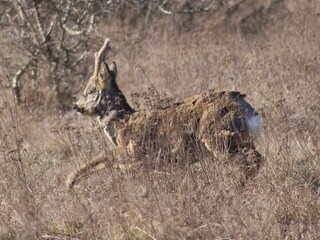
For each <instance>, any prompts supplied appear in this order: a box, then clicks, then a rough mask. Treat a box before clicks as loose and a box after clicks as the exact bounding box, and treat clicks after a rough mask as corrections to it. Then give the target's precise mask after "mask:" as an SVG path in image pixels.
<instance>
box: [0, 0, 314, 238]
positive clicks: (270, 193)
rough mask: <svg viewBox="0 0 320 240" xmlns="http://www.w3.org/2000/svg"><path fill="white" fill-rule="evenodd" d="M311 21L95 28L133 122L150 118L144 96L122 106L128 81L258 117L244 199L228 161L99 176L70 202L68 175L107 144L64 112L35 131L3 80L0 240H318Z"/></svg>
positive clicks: (296, 4) (295, 9) (131, 89)
mask: <svg viewBox="0 0 320 240" xmlns="http://www.w3.org/2000/svg"><path fill="white" fill-rule="evenodd" d="M319 13H320V9H319V4H318V3H317V2H316V1H293V0H287V1H279V3H277V4H274V5H272V7H270V8H269V9H268V10H265V11H262V12H260V13H256V14H254V15H252V17H251V18H247V20H246V21H242V22H239V21H238V20H237V19H238V18H234V19H233V18H231V20H232V21H230V22H223V23H220V24H218V25H214V24H212V23H211V21H210V18H209V17H208V15H205V14H199V13H198V14H195V15H194V16H192V18H193V19H192V20H190V19H189V18H191V16H189V15H188V17H186V16H181V19H176V20H173V19H172V17H170V16H162V17H161V16H158V18H159V19H158V20H157V19H153V20H152V22H151V23H150V25H149V26H147V27H146V26H145V25H143V26H140V25H139V24H138V25H137V26H136V27H134V28H133V27H132V25H130V24H129V23H127V22H121V21H120V20H119V21H118V20H117V16H110V17H108V18H106V19H105V21H104V22H102V23H101V25H100V26H98V30H99V31H100V33H101V34H102V35H103V36H108V37H110V38H111V39H112V43H114V46H113V48H114V49H115V53H114V59H115V61H116V62H117V64H118V70H119V78H118V79H119V85H120V87H121V88H122V89H123V90H124V92H125V93H126V95H127V96H128V98H129V100H130V101H131V102H137V101H138V102H139V103H140V107H141V108H148V107H150V104H155V105H157V104H156V103H154V98H155V96H154V94H152V93H151V94H150V95H148V94H142V95H143V97H144V98H142V99H133V100H132V99H130V97H129V96H130V94H131V93H135V92H139V93H141V92H148V87H150V85H149V83H148V81H147V80H146V78H145V76H144V75H143V74H142V73H141V71H140V70H139V69H140V67H142V68H143V69H144V71H145V72H146V74H147V76H148V77H149V79H150V80H151V82H152V83H153V85H154V87H155V89H157V91H159V92H160V93H162V94H164V93H165V94H167V96H169V97H172V98H174V99H175V100H179V99H181V98H182V97H185V96H189V95H192V94H195V93H199V92H201V91H203V90H205V89H207V88H218V89H237V90H240V91H242V92H245V93H247V94H248V98H249V99H250V102H251V103H252V104H253V105H254V106H256V107H257V108H258V109H259V110H260V111H261V112H262V113H263V114H264V124H265V128H264V132H263V133H262V135H261V137H260V138H259V139H258V140H257V146H258V149H259V150H260V152H262V153H263V155H264V156H265V157H266V163H265V165H264V166H263V167H262V169H261V171H260V174H259V175H258V176H257V177H256V178H255V180H254V182H252V183H249V184H248V185H247V186H245V188H242V187H239V184H238V177H239V176H238V171H237V169H236V167H235V166H232V165H230V164H226V161H227V159H219V160H218V159H211V158H206V159H204V160H203V161H201V162H200V163H198V164H195V165H192V166H186V167H185V168H181V167H175V166H172V165H168V166H166V167H165V169H162V171H161V172H160V171H158V172H157V171H151V170H150V169H148V166H147V165H146V166H144V167H142V168H140V169H139V170H130V171H127V172H119V171H116V170H106V171H101V172H99V173H97V174H95V175H92V176H91V177H90V178H88V179H86V180H85V181H83V182H81V184H79V185H78V186H77V187H76V188H75V189H74V190H72V191H68V190H67V189H66V187H65V184H64V182H65V179H66V177H67V175H68V173H69V172H70V171H71V170H72V169H74V168H76V167H78V166H79V165H80V164H81V163H82V162H84V161H90V160H91V159H92V158H93V157H94V156H96V155H97V154H98V153H99V152H101V151H103V150H104V149H106V148H109V146H108V140H107V139H106V137H105V136H104V135H103V133H102V131H101V129H100V128H99V127H98V126H97V124H96V123H95V121H94V120H90V119H87V118H83V117H81V116H78V115H75V113H73V112H68V113H65V114H63V115H62V116H60V115H58V114H57V115H53V116H52V113H51V112H50V109H48V110H47V112H44V114H46V115H48V116H49V115H50V116H49V117H42V118H41V120H39V119H38V115H35V114H34V113H33V112H30V111H28V110H27V109H26V108H23V109H21V108H19V107H17V106H16V105H15V104H14V103H13V99H12V94H11V92H10V91H9V90H8V89H5V88H4V86H7V85H8V83H7V81H6V80H5V78H2V79H1V92H0V93H1V95H0V106H1V108H0V132H1V135H0V166H1V167H0V199H1V201H0V204H1V205H0V206H1V207H0V239H143V240H145V239H190V240H191V239H222V238H224V239H318V238H319V237H320V232H319V229H320V198H319V192H320V190H319V187H320V178H319V176H320V167H319V164H317V163H318V161H319V158H320V142H319V138H318V136H319V135H320V129H319V126H320V108H319V105H320V100H319V99H320V98H319V92H320V66H319V65H320V46H319V39H320V32H319V27H320V17H319ZM239 18H240V17H239ZM240 19H241V18H240ZM111 20H112V21H111ZM183 24H185V25H183ZM141 25H142V24H141ZM181 25H183V26H181ZM105 26H107V27H105ZM2 37H4V36H2ZM101 42H102V40H101V39H97V42H95V43H94V44H95V46H98V45H100V44H101ZM93 50H94V49H93ZM2 51H4V50H2ZM12 54H14V53H12ZM12 60H13V61H14V55H12ZM83 64H86V66H90V65H91V64H90V63H83ZM0 69H1V70H0V72H1V76H5V74H7V72H6V71H7V70H6V68H5V65H3V66H1V68H0ZM86 80H87V79H86V78H83V79H79V81H78V83H77V84H79V86H77V88H81V87H82V86H84V83H85V81H86ZM146 95H147V98H145V97H146ZM148 96H149V98H148ZM150 98H151V100H152V101H150ZM185 157H188V156H185ZM148 160H149V161H152V160H153V159H146V161H148Z"/></svg>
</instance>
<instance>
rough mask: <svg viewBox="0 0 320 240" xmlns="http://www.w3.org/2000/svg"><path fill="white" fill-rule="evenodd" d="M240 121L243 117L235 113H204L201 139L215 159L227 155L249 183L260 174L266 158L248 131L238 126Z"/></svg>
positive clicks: (219, 111)
mask: <svg viewBox="0 0 320 240" xmlns="http://www.w3.org/2000/svg"><path fill="white" fill-rule="evenodd" d="M239 121H242V119H241V115H240V117H238V116H237V113H236V112H233V111H229V112H228V111H223V109H218V110H217V111H208V112H204V114H203V116H202V118H201V120H200V123H199V124H200V129H199V131H200V136H199V137H200V140H201V141H202V142H203V144H204V145H205V146H206V148H207V149H208V150H209V151H210V152H211V153H212V154H213V155H214V156H215V157H219V156H221V155H225V156H227V157H228V158H230V160H231V161H232V162H235V163H237V164H239V165H240V168H241V169H243V173H244V178H245V180H244V181H247V180H249V179H252V178H253V177H254V176H255V175H256V174H257V173H258V171H259V169H260V167H261V165H262V164H263V162H264V158H263V157H262V156H261V154H260V153H259V152H258V151H257V150H256V149H255V147H254V145H253V144H252V142H251V139H250V137H249V134H248V133H247V131H246V129H240V128H239V127H238V126H236V125H237V123H239ZM238 125H239V124H238Z"/></svg>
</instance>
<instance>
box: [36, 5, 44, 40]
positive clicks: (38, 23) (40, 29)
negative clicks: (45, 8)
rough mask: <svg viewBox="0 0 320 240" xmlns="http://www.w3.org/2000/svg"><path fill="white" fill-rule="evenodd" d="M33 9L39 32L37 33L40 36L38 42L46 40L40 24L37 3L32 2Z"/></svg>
mask: <svg viewBox="0 0 320 240" xmlns="http://www.w3.org/2000/svg"><path fill="white" fill-rule="evenodd" d="M33 10H34V15H35V19H36V26H37V28H38V32H39V35H40V38H41V41H40V42H41V43H44V42H45V41H46V36H45V34H44V31H43V26H42V24H41V21H40V18H39V10H38V5H36V4H34V7H33Z"/></svg>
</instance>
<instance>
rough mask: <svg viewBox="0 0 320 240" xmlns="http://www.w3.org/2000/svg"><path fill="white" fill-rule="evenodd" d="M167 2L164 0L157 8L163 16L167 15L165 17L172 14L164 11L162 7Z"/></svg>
mask: <svg viewBox="0 0 320 240" xmlns="http://www.w3.org/2000/svg"><path fill="white" fill-rule="evenodd" d="M167 2H168V0H165V1H163V2H162V3H161V4H160V5H159V6H158V8H159V9H160V11H161V12H163V13H164V14H167V15H172V14H173V13H172V12H170V11H168V10H166V9H164V8H163V6H164V5H165V4H166V3H167Z"/></svg>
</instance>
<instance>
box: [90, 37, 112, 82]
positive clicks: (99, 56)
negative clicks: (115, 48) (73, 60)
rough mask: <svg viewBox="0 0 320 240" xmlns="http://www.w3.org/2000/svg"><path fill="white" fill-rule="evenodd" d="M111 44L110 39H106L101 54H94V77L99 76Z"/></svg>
mask: <svg viewBox="0 0 320 240" xmlns="http://www.w3.org/2000/svg"><path fill="white" fill-rule="evenodd" d="M109 43H110V39H109V38H106V39H105V40H104V43H103V46H102V47H101V49H100V50H99V52H95V54H94V72H93V76H94V77H96V76H98V74H99V71H100V67H101V63H102V61H103V60H104V58H105V54H106V49H107V47H108V46H109Z"/></svg>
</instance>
